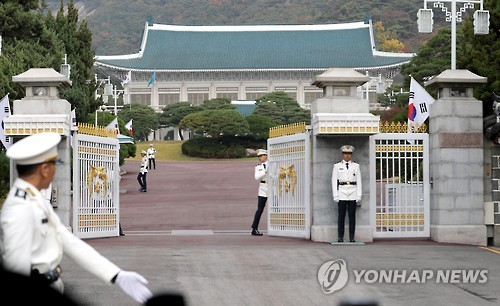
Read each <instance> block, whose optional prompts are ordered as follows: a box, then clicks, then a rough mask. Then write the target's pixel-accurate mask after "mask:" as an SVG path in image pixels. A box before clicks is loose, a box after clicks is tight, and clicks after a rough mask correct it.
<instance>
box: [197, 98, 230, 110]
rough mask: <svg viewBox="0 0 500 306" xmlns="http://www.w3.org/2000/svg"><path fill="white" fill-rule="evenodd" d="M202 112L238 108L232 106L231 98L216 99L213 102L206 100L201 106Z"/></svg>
mask: <svg viewBox="0 0 500 306" xmlns="http://www.w3.org/2000/svg"><path fill="white" fill-rule="evenodd" d="M200 106H201V109H202V110H207V109H236V106H235V105H233V104H231V99H229V98H216V99H211V100H205V101H203V103H202V104H201V105H200Z"/></svg>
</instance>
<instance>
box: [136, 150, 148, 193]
mask: <svg viewBox="0 0 500 306" xmlns="http://www.w3.org/2000/svg"><path fill="white" fill-rule="evenodd" d="M147 175H148V157H147V153H146V151H144V150H142V151H141V167H140V168H139V174H137V181H138V182H139V185H140V186H141V188H139V191H140V192H147V191H148V181H147V179H146V176H147Z"/></svg>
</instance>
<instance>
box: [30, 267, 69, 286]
mask: <svg viewBox="0 0 500 306" xmlns="http://www.w3.org/2000/svg"><path fill="white" fill-rule="evenodd" d="M61 272H62V270H61V267H60V266H57V267H56V268H55V269H54V270H50V271H49V272H47V273H40V271H38V269H33V270H31V274H30V277H31V278H33V279H35V280H38V281H42V282H45V283H48V284H52V283H53V282H55V281H57V280H58V279H59V276H60V275H61Z"/></svg>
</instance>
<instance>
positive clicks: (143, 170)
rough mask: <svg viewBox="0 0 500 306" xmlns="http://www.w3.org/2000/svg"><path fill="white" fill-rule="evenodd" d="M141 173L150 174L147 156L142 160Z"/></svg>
mask: <svg viewBox="0 0 500 306" xmlns="http://www.w3.org/2000/svg"><path fill="white" fill-rule="evenodd" d="M140 171H141V173H146V172H148V157H147V156H144V157H143V158H142V159H141V169H140Z"/></svg>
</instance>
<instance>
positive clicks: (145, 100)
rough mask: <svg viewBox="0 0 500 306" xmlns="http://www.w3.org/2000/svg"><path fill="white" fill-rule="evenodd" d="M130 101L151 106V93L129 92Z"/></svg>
mask: <svg viewBox="0 0 500 306" xmlns="http://www.w3.org/2000/svg"><path fill="white" fill-rule="evenodd" d="M130 103H136V104H142V105H146V106H151V94H142V95H139V94H131V95H130Z"/></svg>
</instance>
